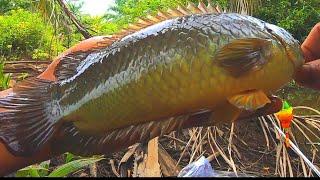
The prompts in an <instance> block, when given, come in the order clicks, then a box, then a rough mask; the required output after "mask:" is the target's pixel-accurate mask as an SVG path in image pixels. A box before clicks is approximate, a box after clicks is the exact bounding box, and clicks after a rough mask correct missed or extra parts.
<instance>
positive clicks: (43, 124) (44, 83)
mask: <svg viewBox="0 0 320 180" xmlns="http://www.w3.org/2000/svg"><path fill="white" fill-rule="evenodd" d="M53 91H54V88H53V82H52V81H48V80H43V79H39V78H30V79H27V80H24V81H22V82H21V83H18V84H16V86H14V87H13V93H10V94H9V95H8V96H6V97H3V98H0V140H2V141H3V142H4V144H5V145H6V146H7V148H8V150H9V151H10V152H11V153H12V154H14V155H19V156H29V155H31V154H33V153H35V152H36V151H37V150H39V149H40V148H41V147H42V146H43V145H44V144H45V143H46V142H48V140H49V139H50V138H51V137H52V135H53V133H54V131H55V129H56V128H55V126H56V124H57V122H58V120H59V119H60V114H61V110H60V107H59V105H58V103H55V101H53V100H52V97H53V95H54V92H53Z"/></svg>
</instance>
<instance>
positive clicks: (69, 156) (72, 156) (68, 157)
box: [66, 152, 75, 163]
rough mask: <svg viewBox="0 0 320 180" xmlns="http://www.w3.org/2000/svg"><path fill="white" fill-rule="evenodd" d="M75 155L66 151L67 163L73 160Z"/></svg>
mask: <svg viewBox="0 0 320 180" xmlns="http://www.w3.org/2000/svg"><path fill="white" fill-rule="evenodd" d="M74 157H75V156H74V155H73V154H71V153H69V152H67V153H66V163H68V162H71V161H72V160H73V159H74Z"/></svg>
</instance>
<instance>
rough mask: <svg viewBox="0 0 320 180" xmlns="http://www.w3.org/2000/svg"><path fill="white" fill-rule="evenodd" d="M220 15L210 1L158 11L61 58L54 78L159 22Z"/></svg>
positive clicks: (218, 10) (71, 72) (69, 71)
mask: <svg viewBox="0 0 320 180" xmlns="http://www.w3.org/2000/svg"><path fill="white" fill-rule="evenodd" d="M219 13H221V8H220V7H219V6H216V7H213V6H212V4H211V2H210V0H208V3H207V5H205V3H203V2H202V0H200V1H199V4H198V6H196V5H195V4H194V3H191V2H188V5H187V6H183V5H178V6H177V7H176V8H168V9H167V10H166V11H162V10H159V11H158V12H157V14H156V15H147V16H146V17H142V18H139V19H138V20H137V21H136V22H135V23H131V24H129V25H128V27H126V28H124V29H122V30H121V31H119V32H118V33H115V34H113V35H111V36H105V37H104V40H103V41H99V42H97V45H96V46H94V45H93V46H92V49H90V50H85V51H82V50H81V49H80V50H79V51H75V52H72V53H69V54H67V55H65V56H64V57H62V58H61V60H60V62H59V64H58V65H57V67H56V70H55V76H56V78H57V79H58V81H61V80H64V79H66V78H69V77H71V76H73V75H75V72H76V68H77V67H78V65H79V64H80V63H81V61H83V60H84V59H85V58H86V57H87V56H88V55H89V54H90V53H92V52H94V51H97V50H99V49H102V48H105V47H108V46H110V45H111V44H112V43H113V42H115V41H117V40H119V39H121V38H123V37H125V36H127V35H130V34H132V33H134V32H137V31H139V30H141V29H144V28H146V27H148V26H152V25H154V24H157V23H159V22H162V21H165V20H169V19H173V18H177V17H183V16H188V15H192V14H219Z"/></svg>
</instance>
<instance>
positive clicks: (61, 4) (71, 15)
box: [57, 0, 92, 39]
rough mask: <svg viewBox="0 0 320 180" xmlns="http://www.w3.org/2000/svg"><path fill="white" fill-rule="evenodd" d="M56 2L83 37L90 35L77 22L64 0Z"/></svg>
mask: <svg viewBox="0 0 320 180" xmlns="http://www.w3.org/2000/svg"><path fill="white" fill-rule="evenodd" d="M57 2H58V3H59V5H60V6H61V8H62V10H63V11H64V13H65V14H66V15H67V16H68V17H69V18H70V20H71V21H72V23H73V24H74V25H75V26H76V27H77V29H78V31H79V32H80V33H81V34H82V35H83V37H84V38H86V39H88V38H90V37H92V35H91V34H90V33H89V32H88V31H87V30H86V28H85V27H84V26H83V25H82V24H81V23H80V22H79V20H78V19H77V18H76V16H75V15H74V14H73V13H72V12H71V11H70V10H69V8H68V7H67V4H66V3H65V2H64V0H57Z"/></svg>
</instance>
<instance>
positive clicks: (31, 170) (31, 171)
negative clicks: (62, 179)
mask: <svg viewBox="0 0 320 180" xmlns="http://www.w3.org/2000/svg"><path fill="white" fill-rule="evenodd" d="M40 171H46V172H48V169H47V168H44V167H41V166H39V165H31V166H28V167H25V168H23V169H20V170H19V171H18V172H17V173H16V177H41V176H40V174H39V172H40Z"/></svg>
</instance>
